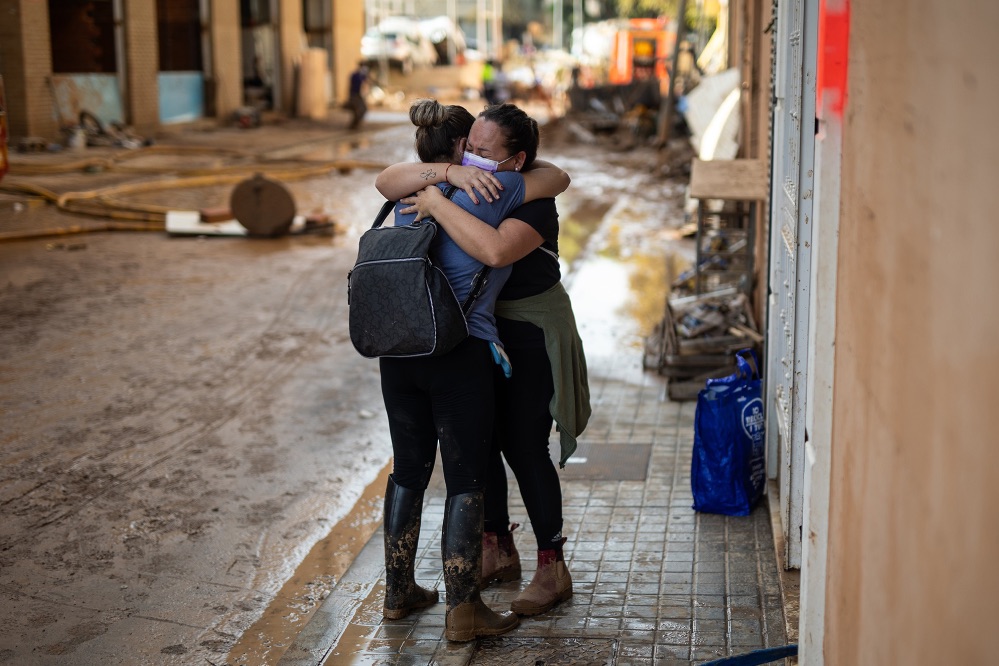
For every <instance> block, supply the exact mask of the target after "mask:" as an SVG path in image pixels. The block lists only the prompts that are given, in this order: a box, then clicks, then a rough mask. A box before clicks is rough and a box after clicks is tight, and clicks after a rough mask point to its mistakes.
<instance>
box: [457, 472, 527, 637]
mask: <svg viewBox="0 0 999 666" xmlns="http://www.w3.org/2000/svg"><path fill="white" fill-rule="evenodd" d="M482 516H483V504H482V493H481V492H478V493H464V494H462V495H455V496H453V497H448V498H447V503H446V504H445V505H444V534H443V541H442V543H441V556H442V559H443V560H444V587H445V590H446V591H447V595H446V596H447V613H446V614H445V617H444V635H445V636H446V637H447V639H448V640H449V641H471V640H474V639H476V638H479V637H481V636H499V635H500V634H505V633H506V632H508V631H510V630H511V629H513V628H515V627H516V626H517V624H518V623H519V622H520V620H519V619H518V618H517V616H516V615H514V614H513V613H495V612H493V611H492V610H490V609H489V607H488V606H486V605H485V604H484V603H483V602H482V598H481V597H480V596H479V583H480V582H481V579H482Z"/></svg>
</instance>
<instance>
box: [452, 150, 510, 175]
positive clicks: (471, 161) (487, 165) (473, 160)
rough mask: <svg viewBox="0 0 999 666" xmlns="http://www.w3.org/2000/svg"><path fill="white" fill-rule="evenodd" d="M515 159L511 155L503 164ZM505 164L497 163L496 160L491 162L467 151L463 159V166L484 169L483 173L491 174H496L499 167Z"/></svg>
mask: <svg viewBox="0 0 999 666" xmlns="http://www.w3.org/2000/svg"><path fill="white" fill-rule="evenodd" d="M513 158H514V155H511V156H510V157H508V158H506V159H505V160H503V162H509V161H510V160H512V159H513ZM503 162H497V161H496V160H491V159H489V158H488V157H482V156H480V155H476V154H475V153H470V152H468V151H467V150H466V151H465V156H464V157H462V158H461V166H473V167H476V168H478V169H482V170H483V171H488V172H489V173H496V170H497V169H499V165H500V164H503Z"/></svg>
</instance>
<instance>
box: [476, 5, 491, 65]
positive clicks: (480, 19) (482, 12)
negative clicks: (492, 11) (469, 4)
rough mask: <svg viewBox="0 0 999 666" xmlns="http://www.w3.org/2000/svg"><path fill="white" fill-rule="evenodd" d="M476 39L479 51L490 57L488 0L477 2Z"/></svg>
mask: <svg viewBox="0 0 999 666" xmlns="http://www.w3.org/2000/svg"><path fill="white" fill-rule="evenodd" d="M475 41H476V42H477V44H476V46H477V47H478V49H479V53H481V54H482V55H484V56H485V57H486V58H488V57H489V48H488V45H489V42H488V39H487V38H486V0H477V1H476V3H475Z"/></svg>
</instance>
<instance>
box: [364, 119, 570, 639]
mask: <svg viewBox="0 0 999 666" xmlns="http://www.w3.org/2000/svg"><path fill="white" fill-rule="evenodd" d="M410 119H411V120H412V122H413V124H414V125H416V127H417V130H416V150H417V154H418V155H419V157H420V159H421V161H422V163H421V164H420V165H418V166H419V171H420V173H421V174H423V175H422V176H420V175H418V176H417V178H419V179H420V181H419V183H417V184H416V185H414V186H413V187H412V188H411V189H408V190H407V191H406V193H407V194H408V193H410V192H412V191H413V190H415V189H419V187H421V186H423V185H426V184H427V183H428V182H431V181H432V179H433V178H434V177H435V176H430V175H429V174H431V173H433V174H436V172H437V171H438V170H440V171H442V172H443V174H444V176H447V175H448V173H449V172H450V175H451V176H452V177H454V178H456V179H458V180H460V181H462V182H464V183H465V184H466V185H469V187H471V185H470V184H471V182H472V181H473V180H474V178H470V177H469V175H472V176H474V175H475V174H469V173H468V172H469V171H471V169H464V170H463V169H462V168H461V167H460V166H456V165H457V164H458V163H459V162H460V161H461V158H462V154H463V153H464V149H465V141H466V137H467V135H468V132H469V130H470V129H471V126H472V123H473V121H474V118H473V117H472V115H471V114H470V113H469V112H468V111H467V110H465V109H464V108H462V107H460V106H456V105H443V104H440V103H439V102H437V101H435V100H420V101H418V102H416V103H414V104H413V106H412V108H411V109H410ZM521 166H523V165H522V163H521V161H520V160H516V159H511V160H509V161H508V162H507V164H506V168H505V169H504V170H503V173H499V174H496V176H495V177H496V181H497V183H498V184H499V186H501V187H502V188H503V196H502V197H500V198H494V199H492V201H487V202H481V203H479V205H476V204H475V203H473V202H472V197H471V196H469V194H468V192H467V191H466V190H461V191H457V192H456V193H455V195H454V198H453V200H454V202H455V205H457V206H459V207H462V208H465V209H472V208H474V209H475V211H476V213H477V214H478V215H480V216H481V219H482V220H483V221H484V222H485V223H486V224H490V225H492V226H494V227H495V226H498V225H499V223H500V222H501V221H502V220H503V218H505V217H506V216H507V215H509V213H510V212H511V211H512V210H513V209H514V208H516V207H517V206H518V205H520V204H521V203H522V202H523V201H525V200H527V199H528V198H531V197H534V198H537V197H539V196H553V194H554V193H557V192H560V191H562V190H564V189H565V188H566V187H567V186H568V177H567V176H565V174H564V173H563V172H561V170H558V169H554V168H552V169H546V170H544V171H546V172H547V173H544V174H541V172H540V170H539V172H538V173H537V174H534V175H533V176H531V177H528V178H525V177H523V176H521V175H520V174H519V173H517V172H518V171H519V170H520V167H521ZM463 172H464V173H463ZM383 177H385V174H384V173H383V174H381V175H380V176H379V180H378V182H383ZM387 178H388V179H389V180H390V181H394V182H396V184H398V183H399V180H400V179H399V178H398V177H393V176H392V175H391V174H389V175H388V176H387ZM377 184H378V183H376V185H377ZM404 186H405V185H404ZM445 186H446V184H445ZM441 196H442V197H443V196H444V195H443V193H441ZM393 198H394V197H393ZM402 208H405V206H404V205H402V204H400V205H398V206H397V207H396V218H395V222H396V224H409V223H411V222H413V221H414V219H415V217H416V215H415V214H413V213H410V214H404V213H402V212H401V209H402ZM431 255H432V258H433V260H434V263H435V264H436V265H437V266H438V267H439V268H440V269H441V270H442V271H443V273H444V275H445V276H446V277H447V279H448V282H449V283H450V285H451V288H452V289H453V291H454V293H455V296H456V297H457V299H458V302H464V301H465V299H466V298H467V297H468V295H469V292H470V291H471V285H472V282H473V279H474V278H475V276H476V275H478V274H479V273H480V271H482V269H483V264H482V262H481V261H478V260H476V259H473V258H472V257H470V256H469V255H468V254H466V253H465V252H464V251H463V250H461V249H460V248H459V247H458V246H457V245H456V244H455V243H454V241H453V240H452V239H451V238H450V237H449V236H448V234H447V233H445V232H444V231H443V230H439V232H438V235H437V237H436V238H435V239H434V242H433V245H432V247H431ZM509 273H510V269H509V268H494V269H491V270H490V271H489V273H488V277H487V279H486V280H485V282H484V285H483V287H482V288H481V290H480V292H479V294H478V297H477V298H476V299H475V301H474V302H473V305H472V307H471V309H470V311H469V313H468V316H467V320H468V330H469V337H468V338H466V339H465V340H464V341H463V342H462V343H460V344H459V345H458V346H457V347H456V348H455V349H453V350H451V351H450V352H448V353H447V354H443V355H440V356H427V357H417V358H381V359H379V367H380V371H381V384H382V396H383V399H384V401H385V409H386V412H387V415H388V422H389V431H390V433H391V437H392V450H393V456H394V462H393V469H392V474H391V476H390V477H389V481H388V487H387V489H386V493H385V605H384V615H385V617H386V618H389V619H398V618H402V617H405V616H406V615H408V614H409V613H410V612H411V611H413V610H416V609H419V608H424V607H426V606H429V605H432V604H434V603H436V602H437V600H438V595H437V592H436V590H427V589H424V588H423V587H421V586H419V585H418V584H417V583H416V580H415V577H414V565H415V559H416V551H417V545H418V539H419V532H420V516H421V513H422V509H423V496H424V492H425V490H426V488H427V485H428V484H429V482H430V476H431V473H432V471H433V468H434V461H435V458H436V454H437V446H438V443H439V445H440V451H441V463H442V467H443V470H444V481H445V485H446V487H447V499H446V501H445V506H444V525H443V536H442V559H443V563H444V586H445V593H446V604H447V608H446V615H445V636H446V637H447V638H448V639H449V640H454V641H468V640H473V639H475V638H478V637H481V636H496V635H499V634H503V633H505V632H507V631H510V630H511V629H513V628H514V627H516V626H517V623H518V620H517V616H516V615H515V614H512V613H504V614H498V613H495V612H493V611H492V610H490V609H489V608H488V607H487V606H486V605H485V604H484V603H483V602H482V599H481V598H480V595H479V584H480V580H481V575H482V574H481V568H482V529H483V510H484V504H483V490H484V487H485V479H486V464H487V461H488V456H489V452H490V447H491V442H492V436H493V427H494V423H493V422H494V412H495V395H494V384H493V372H494V367H495V362H494V358H497V359H502V358H503V356H502V350H501V346H500V343H499V335H498V334H497V331H496V321H495V318H494V316H493V307H494V304H495V301H496V297H497V295H498V294H499V290H500V288H501V287H502V285H503V282H505V280H506V278H507V276H508V275H509Z"/></svg>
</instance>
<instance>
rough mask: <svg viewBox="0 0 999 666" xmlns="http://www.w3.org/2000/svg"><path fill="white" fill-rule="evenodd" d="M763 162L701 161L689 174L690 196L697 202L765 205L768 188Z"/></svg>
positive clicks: (695, 164) (697, 162) (697, 161)
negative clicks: (735, 201) (713, 200)
mask: <svg viewBox="0 0 999 666" xmlns="http://www.w3.org/2000/svg"><path fill="white" fill-rule="evenodd" d="M767 181H768V178H767V170H766V166H765V163H764V162H763V160H707V161H706V160H699V159H695V160H694V162H693V165H692V166H691V172H690V196H691V197H693V198H695V199H728V200H740V201H763V200H765V199H766V198H767V194H768V190H769V184H768V182H767Z"/></svg>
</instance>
